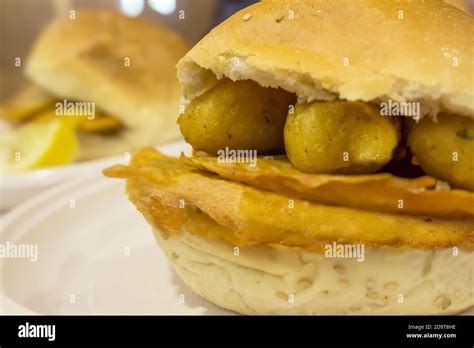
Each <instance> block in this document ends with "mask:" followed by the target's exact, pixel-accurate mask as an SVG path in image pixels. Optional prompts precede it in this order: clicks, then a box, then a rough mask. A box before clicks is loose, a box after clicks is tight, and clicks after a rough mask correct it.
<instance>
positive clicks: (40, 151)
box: [0, 119, 79, 172]
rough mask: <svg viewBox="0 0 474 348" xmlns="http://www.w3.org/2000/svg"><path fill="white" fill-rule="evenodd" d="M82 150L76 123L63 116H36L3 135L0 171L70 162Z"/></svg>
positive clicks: (0, 145) (0, 142) (0, 143)
mask: <svg viewBox="0 0 474 348" xmlns="http://www.w3.org/2000/svg"><path fill="white" fill-rule="evenodd" d="M78 151H79V144H78V140H77V137H76V134H75V131H74V127H72V126H71V124H68V122H63V121H62V120H58V119H53V120H36V121H33V122H29V123H27V124H25V125H23V126H20V127H18V128H15V129H12V130H10V131H8V132H5V134H2V136H1V138H0V171H1V172H20V171H26V170H31V169H37V168H43V167H51V166H57V165H61V164H68V163H71V162H72V161H73V160H74V158H75V157H76V155H77V153H78Z"/></svg>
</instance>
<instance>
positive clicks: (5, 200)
mask: <svg viewBox="0 0 474 348" xmlns="http://www.w3.org/2000/svg"><path fill="white" fill-rule="evenodd" d="M165 148H169V149H180V150H183V151H188V150H189V149H190V147H189V146H188V145H187V144H186V143H185V142H183V141H179V142H176V143H174V144H170V145H166V146H165ZM124 159H125V156H116V157H108V158H105V159H98V160H93V161H87V162H81V163H74V164H71V165H67V166H58V167H52V168H46V169H38V170H32V171H29V172H25V173H17V174H0V212H1V211H5V210H7V209H10V208H12V207H14V206H15V205H18V204H19V203H21V202H24V201H25V200H27V199H28V198H31V197H33V196H35V195H37V194H38V193H40V192H42V191H44V190H46V189H48V188H51V187H53V186H57V185H58V184H61V183H64V182H67V181H71V180H73V179H74V178H77V177H79V176H84V175H88V174H91V173H99V172H100V171H101V170H102V168H106V167H108V166H110V165H112V164H114V163H119V162H123V161H124Z"/></svg>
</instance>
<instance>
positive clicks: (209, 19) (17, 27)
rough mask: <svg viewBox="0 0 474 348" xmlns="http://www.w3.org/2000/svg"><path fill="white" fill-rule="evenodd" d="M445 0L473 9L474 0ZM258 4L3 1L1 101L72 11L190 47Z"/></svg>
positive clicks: (242, 0)
mask: <svg viewBox="0 0 474 348" xmlns="http://www.w3.org/2000/svg"><path fill="white" fill-rule="evenodd" d="M289 1H295V0H289ZM334 1H340V0H334ZM353 1H357V0H353ZM394 1H395V0H394ZM445 1H446V2H449V3H451V4H453V5H455V6H457V7H459V8H461V9H463V10H464V11H466V12H470V13H471V14H472V13H473V10H474V0H445ZM254 2H257V0H0V101H1V100H4V99H5V98H7V97H8V96H10V95H11V94H13V93H14V92H15V90H17V89H18V88H19V87H20V86H21V85H22V84H23V83H24V81H23V77H22V72H21V69H18V68H15V67H14V64H13V62H14V59H15V57H22V58H23V59H24V58H26V57H27V55H28V52H29V49H30V47H31V45H32V43H33V42H34V40H35V38H36V37H37V36H38V34H39V33H40V32H41V30H42V28H44V26H45V25H47V24H48V22H50V21H51V20H52V19H53V18H55V17H57V16H67V15H68V14H69V11H70V10H71V9H74V10H78V9H81V8H106V9H112V10H116V11H119V12H121V13H123V14H125V15H127V16H132V17H143V18H146V19H148V20H151V21H158V22H160V23H163V24H165V25H167V26H168V27H170V28H172V29H174V30H176V31H177V32H179V33H180V34H181V35H182V36H183V37H184V38H185V40H186V41H187V42H188V43H189V44H190V45H191V46H192V45H194V44H195V43H196V42H197V41H199V40H200V39H201V38H202V37H203V36H204V35H205V34H206V33H207V32H209V30H210V29H212V27H214V26H215V25H217V24H219V23H220V22H221V21H223V20H225V19H226V18H227V17H229V16H230V15H232V14H233V13H234V12H236V11H238V10H240V9H241V8H244V7H246V6H248V5H250V4H252V3H254ZM183 11H184V12H183ZM180 15H181V17H182V16H183V15H184V19H183V18H180Z"/></svg>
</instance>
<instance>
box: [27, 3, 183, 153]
mask: <svg viewBox="0 0 474 348" xmlns="http://www.w3.org/2000/svg"><path fill="white" fill-rule="evenodd" d="M186 51H187V45H186V44H185V42H184V41H183V40H182V39H181V38H180V37H179V36H178V35H177V34H175V33H173V32H171V31H170V30H168V29H166V28H164V27H162V26H159V25H157V24H153V23H148V22H146V21H143V20H140V19H136V18H128V17H125V16H122V15H120V14H118V13H115V12H109V11H77V12H76V16H75V19H70V18H62V19H58V20H56V21H54V22H53V23H51V24H50V25H49V26H48V28H47V29H46V30H45V31H44V32H43V34H42V35H41V36H40V37H39V39H38V41H37V42H36V44H35V45H34V47H33V49H32V51H31V54H30V56H29V59H28V62H27V66H26V73H27V75H28V77H29V78H30V79H31V80H32V81H33V82H35V83H36V84H37V85H39V86H40V87H42V88H44V89H45V90H47V91H49V92H50V93H52V94H54V95H55V96H57V97H58V98H66V99H71V100H80V101H90V102H95V103H96V107H97V108H100V109H101V110H103V111H105V112H107V113H109V114H111V115H113V116H115V117H117V118H119V119H120V120H121V121H122V122H123V123H124V124H125V126H126V127H127V130H126V131H124V132H123V133H122V134H121V135H120V139H119V140H117V139H110V145H111V146H108V147H106V148H107V149H108V150H106V151H105V152H106V153H107V152H116V150H118V149H119V148H120V150H119V151H122V150H123V148H127V149H128V150H130V149H133V148H136V147H139V146H146V145H153V144H157V143H161V142H165V141H168V140H171V139H176V138H178V137H179V136H180V135H179V130H178V127H177V125H176V118H177V115H178V104H179V100H180V97H181V89H180V86H179V84H178V82H177V80H176V70H175V64H176V63H177V62H178V60H179V59H180V58H181V57H182V56H183V55H184V54H185V53H186ZM110 138H112V137H110ZM98 142H99V143H109V142H108V141H107V139H105V140H104V139H102V140H100V141H98ZM87 143H88V142H87ZM124 144H126V146H124ZM83 150H84V151H83V153H82V156H81V157H82V158H81V159H87V158H91V157H96V155H97V154H98V153H100V154H101V155H104V149H97V152H95V151H94V148H87V149H83Z"/></svg>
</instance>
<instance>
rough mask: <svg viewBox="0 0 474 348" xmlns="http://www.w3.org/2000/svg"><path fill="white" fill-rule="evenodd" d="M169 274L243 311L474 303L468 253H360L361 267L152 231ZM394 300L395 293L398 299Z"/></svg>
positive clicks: (431, 309)
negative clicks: (237, 247)
mask: <svg viewBox="0 0 474 348" xmlns="http://www.w3.org/2000/svg"><path fill="white" fill-rule="evenodd" d="M155 237H156V239H157V242H158V244H159V245H160V246H161V248H162V249H163V250H164V252H165V254H166V255H167V257H168V258H169V260H170V262H171V265H172V267H173V269H174V270H175V271H176V273H177V274H178V275H179V276H180V277H181V279H182V280H183V281H184V282H185V283H186V284H187V285H188V286H189V287H190V288H191V289H192V290H193V291H194V292H196V293H197V294H199V295H200V296H202V297H203V298H205V299H207V300H208V301H210V302H212V303H214V304H216V305H218V306H220V307H222V308H226V309H229V310H232V311H235V312H238V313H242V314H354V315H356V314H406V315H410V314H413V315H417V314H418V315H420V314H425V315H434V314H436V315H438V314H455V313H461V312H463V311H466V310H468V309H469V308H470V307H472V306H473V305H474V295H473V288H474V287H473V278H472V274H473V273H472V253H468V252H463V251H460V254H459V255H457V256H455V255H453V250H452V249H451V248H447V249H439V250H415V249H403V248H390V247H388V248H378V249H365V258H364V260H363V261H362V262H358V261H357V260H356V259H348V258H345V259H343V258H339V259H337V258H326V257H324V255H323V254H317V253H308V252H305V251H293V250H291V249H283V248H282V249H280V248H279V249H276V248H271V247H266V246H248V247H240V248H239V255H238V256H237V255H236V254H235V249H234V246H233V245H231V244H229V243H226V242H224V241H222V240H217V239H210V238H207V237H201V236H197V235H193V234H190V233H187V232H183V233H182V234H181V235H180V237H178V238H176V237H174V236H168V235H165V234H163V233H161V232H159V230H157V229H156V230H155ZM400 295H401V296H400Z"/></svg>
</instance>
